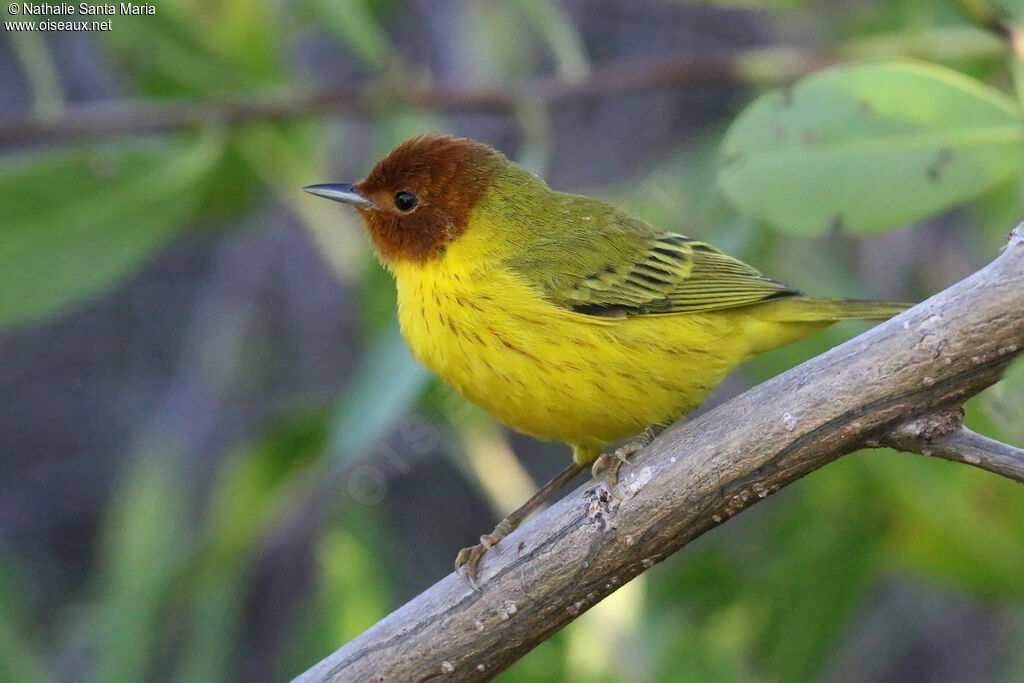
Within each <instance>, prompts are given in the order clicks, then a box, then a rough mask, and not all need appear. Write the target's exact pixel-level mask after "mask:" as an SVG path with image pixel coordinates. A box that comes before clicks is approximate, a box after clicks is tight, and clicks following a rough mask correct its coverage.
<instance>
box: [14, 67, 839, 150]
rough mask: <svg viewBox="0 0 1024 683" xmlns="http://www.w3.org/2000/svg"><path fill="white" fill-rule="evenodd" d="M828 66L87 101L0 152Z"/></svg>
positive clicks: (608, 70) (547, 100) (18, 131)
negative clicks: (511, 83)
mask: <svg viewBox="0 0 1024 683" xmlns="http://www.w3.org/2000/svg"><path fill="white" fill-rule="evenodd" d="M766 60H767V62H768V64H769V66H768V67H766V66H765V61H766ZM828 63H830V59H829V58H827V57H825V56H823V55H819V54H816V53H810V52H801V51H798V50H792V49H783V48H773V49H769V48H766V49H758V50H748V51H743V52H738V53H736V54H733V55H727V56H724V57H711V58H700V57H698V58H692V57H685V58H684V57H672V58H666V59H656V60H647V61H643V62H635V63H617V64H606V65H600V66H596V67H594V68H593V69H591V71H590V73H589V75H588V77H587V78H586V79H584V80H581V81H577V82H568V81H564V80H561V79H559V78H551V77H548V78H538V79H534V80H532V81H528V82H527V83H525V84H523V85H522V86H521V87H519V88H515V87H509V86H508V84H499V85H497V86H495V87H493V88H486V87H478V88H462V87H450V86H443V85H416V84H407V85H404V86H402V87H396V88H388V87H384V86H380V85H375V84H358V85H342V86H335V87H330V88H324V89H319V90H313V91H300V92H292V93H288V94H285V95H283V96H281V95H279V96H267V95H257V96H247V97H239V98H235V99H230V100H220V101H217V100H212V101H211V100H201V99H192V98H180V99H163V100H142V101H117V102H91V103H87V104H79V105H74V106H70V107H68V108H67V109H66V110H65V112H64V113H63V114H62V115H61V116H58V117H55V118H40V117H36V116H30V117H25V118H22V119H15V120H12V121H8V122H6V123H0V147H3V146H9V145H11V144H15V143H17V144H30V143H39V142H48V141H67V140H82V139H95V138H105V137H112V136H119V135H126V134H132V133H139V132H155V131H168V130H177V129H181V128H188V127H190V126H196V125H204V124H207V125H217V124H242V123H249V122H252V121H277V120H282V119H291V118H298V117H305V116H323V115H332V114H333V115H339V114H345V115H352V116H369V115H372V114H374V113H375V112H378V111H381V110H382V109H387V108H393V107H395V106H405V107H410V106H411V107H416V108H419V109H425V110H428V111H436V112H441V113H451V112H473V111H479V112H495V113H504V114H511V113H513V112H515V111H516V109H517V107H519V105H520V104H521V103H522V102H524V101H530V100H532V101H538V102H541V103H543V104H546V105H548V106H557V105H561V104H565V103H567V102H571V101H574V100H580V99H585V98H589V97H598V96H602V95H609V94H621V93H630V92H641V91H647V90H654V89H657V88H669V87H679V86H683V85H696V84H701V83H734V82H751V81H755V80H773V81H775V82H784V81H789V80H792V79H794V78H796V77H798V76H800V75H803V74H805V73H809V72H810V71H813V70H814V69H816V68H819V67H821V66H824V65H826V64H828ZM754 65H757V67H756V68H755V66H754Z"/></svg>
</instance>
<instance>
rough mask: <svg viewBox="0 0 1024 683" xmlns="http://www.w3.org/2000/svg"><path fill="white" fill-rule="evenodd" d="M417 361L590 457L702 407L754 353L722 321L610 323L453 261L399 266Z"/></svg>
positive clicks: (517, 424) (731, 321)
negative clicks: (724, 379) (721, 384)
mask: <svg viewBox="0 0 1024 683" xmlns="http://www.w3.org/2000/svg"><path fill="white" fill-rule="evenodd" d="M395 276H396V280H397V285H398V311H399V320H400V323H401V327H402V332H403V334H404V335H405V338H406V339H407V341H408V343H409V346H410V347H411V349H412V351H413V354H414V355H415V356H416V357H417V358H418V359H419V360H420V361H421V362H423V363H424V364H426V365H427V366H428V367H430V368H431V369H432V370H434V372H436V373H437V374H438V376H439V377H441V379H442V380H444V381H445V382H446V383H448V384H449V385H451V386H452V387H453V388H454V389H455V390H456V391H458V392H459V393H461V394H462V395H464V396H465V397H466V398H468V399H469V400H470V401H472V402H474V403H476V404H477V405H479V406H481V407H482V408H483V409H485V410H486V411H488V412H489V413H491V414H492V415H494V416H495V417H497V418H498V419H499V420H501V421H503V422H505V423H507V424H508V425H510V426H512V427H514V428H516V429H518V430H520V431H523V432H526V433H529V434H533V435H536V436H540V437H544V438H550V439H558V440H560V441H564V442H567V443H569V444H572V445H574V446H576V447H577V448H578V449H580V450H581V451H583V452H585V453H587V454H589V455H588V457H596V455H597V454H598V453H599V451H600V449H601V447H602V446H604V445H605V444H608V443H611V442H615V441H618V440H621V439H623V438H626V437H629V436H632V435H635V434H638V433H639V432H641V431H642V430H643V429H644V427H646V426H648V425H654V424H666V423H668V422H670V421H672V420H674V419H676V418H677V417H679V416H680V415H682V414H684V413H686V412H688V411H690V410H692V409H693V408H694V407H696V406H697V405H699V404H700V402H701V401H702V400H703V399H704V398H705V397H706V396H707V394H708V393H709V392H710V391H711V389H712V388H713V387H714V386H715V385H716V384H717V383H718V381H719V380H720V379H721V378H722V376H723V375H724V374H725V373H727V372H728V371H729V370H730V369H732V368H733V367H734V366H735V365H736V364H737V363H739V362H742V360H744V359H745V358H746V357H747V355H748V354H749V346H748V344H747V343H746V342H745V341H744V339H743V335H739V334H736V332H737V330H738V328H737V325H738V324H739V322H738V321H737V319H736V318H735V316H734V315H732V314H730V313H729V312H718V313H713V314H706V315H674V316H663V317H658V316H651V317H638V318H629V319H622V320H605V319H600V318H594V317H592V316H586V315H582V314H578V313H574V312H572V311H568V310H565V309H563V308H560V307H558V306H555V305H553V304H550V303H548V302H546V301H544V300H543V299H541V298H540V296H538V293H537V292H536V291H535V290H534V289H533V288H532V287H531V286H530V285H529V284H528V283H527V282H525V281H523V279H522V278H521V277H519V276H517V275H516V274H515V273H514V272H512V271H511V270H509V269H506V268H503V267H495V266H494V265H493V263H492V264H490V265H488V266H484V265H483V264H481V263H479V262H478V261H474V260H473V259H471V258H466V255H465V254H460V253H458V248H457V246H456V245H453V246H452V247H451V248H450V249H449V252H448V253H446V254H445V256H444V257H443V258H440V259H436V260H434V261H431V262H428V263H427V264H407V265H399V266H396V267H395Z"/></svg>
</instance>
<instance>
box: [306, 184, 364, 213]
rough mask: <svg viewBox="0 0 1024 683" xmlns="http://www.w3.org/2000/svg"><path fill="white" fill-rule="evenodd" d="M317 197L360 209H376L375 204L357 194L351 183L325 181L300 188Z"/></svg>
mask: <svg viewBox="0 0 1024 683" xmlns="http://www.w3.org/2000/svg"><path fill="white" fill-rule="evenodd" d="M302 189H303V190H305V191H306V192H308V193H310V194H315V195H316V196H317V197H326V198H327V199H333V200H334V201H336V202H341V203H342V204H349V205H350V206H355V207H359V208H361V209H376V208H377V205H376V204H374V203H373V202H372V201H370V200H369V199H367V198H366V197H364V196H363V195H361V194H359V192H358V191H357V190H356V188H355V185H354V184H352V183H326V184H324V185H307V186H306V187H304V188H302Z"/></svg>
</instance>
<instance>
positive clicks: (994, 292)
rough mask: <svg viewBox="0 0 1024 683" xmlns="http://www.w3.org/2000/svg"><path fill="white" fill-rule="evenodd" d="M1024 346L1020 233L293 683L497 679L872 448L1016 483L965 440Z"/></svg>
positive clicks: (1006, 464) (566, 504)
mask: <svg viewBox="0 0 1024 683" xmlns="http://www.w3.org/2000/svg"><path fill="white" fill-rule="evenodd" d="M1022 348H1024V223H1022V224H1021V225H1019V226H1017V228H1016V229H1015V230H1014V231H1013V232H1012V233H1011V235H1010V242H1009V245H1008V247H1007V248H1006V249H1005V251H1004V252H1003V253H1002V254H1001V255H1000V256H999V257H998V258H997V259H996V260H995V261H993V262H992V263H990V264H989V265H988V266H986V267H985V268H984V269H982V270H980V271H978V272H977V273H975V274H974V275H972V276H971V277H969V278H967V279H966V280H963V281H962V282H960V283H958V284H956V285H954V286H953V287H950V288H949V289H947V290H945V291H944V292H941V293H940V294H937V295H936V296H934V297H932V298H931V299H929V300H927V301H925V302H923V303H921V304H919V305H917V306H915V307H914V308H912V309H911V310H909V311H907V312H905V313H903V314H901V315H900V316H898V317H897V318H895V319H893V320H890V321H888V322H885V323H882V324H880V325H878V326H877V327H875V328H873V329H871V330H869V331H868V332H866V333H864V334H862V335H860V336H859V337H857V338H855V339H852V340H850V341H849V342H847V343H845V344H843V345H841V346H838V347H836V348H834V349H831V350H830V351H828V352H827V353H824V354H822V355H821V356H818V357H817V358H813V359H811V360H809V361H807V362H806V363H804V364H802V365H800V366H799V367H796V368H793V369H792V370H789V371H787V372H785V373H783V374H781V375H779V376H778V377H775V378H773V379H771V380H769V381H767V382H765V383H763V384H761V385H759V386H757V387H754V388H753V389H751V390H750V391H748V392H746V393H745V394H743V395H741V396H739V397H737V398H735V399H733V400H731V401H729V402H728V403H725V404H724V405H721V406H719V407H718V408H716V409H714V410H712V411H710V412H708V413H706V414H705V415H702V416H700V417H698V418H696V419H694V420H693V421H691V422H687V423H677V424H675V425H673V426H672V427H670V428H669V429H668V430H666V431H665V432H664V433H663V434H662V435H661V436H660V437H659V438H658V439H656V440H655V441H654V443H653V444H651V445H650V446H649V447H648V448H646V449H644V450H643V451H642V452H641V453H639V454H637V455H636V456H634V459H633V461H632V464H631V465H630V466H629V467H628V468H626V469H625V470H624V471H623V476H622V477H621V478H620V481H619V483H618V484H617V485H615V486H613V487H610V488H609V487H608V486H607V484H605V483H602V482H595V481H590V482H588V483H587V484H586V485H585V486H582V487H580V488H579V489H577V490H576V491H574V492H572V493H570V494H569V495H568V496H566V497H565V498H563V499H562V500H561V501H559V502H558V503H556V504H555V505H553V506H552V507H551V508H549V509H548V510H546V511H545V512H543V513H542V514H540V515H537V516H536V517H534V518H533V519H531V520H528V521H527V522H526V524H524V525H523V527H522V528H521V529H519V531H517V532H515V533H513V534H512V535H510V536H509V537H508V538H506V539H505V540H504V541H502V542H501V543H500V544H499V545H498V546H497V547H496V548H494V549H492V551H491V552H490V553H488V555H487V557H486V558H485V559H484V561H483V563H482V564H481V567H480V570H481V571H480V577H479V578H480V584H481V588H482V592H480V593H477V592H474V591H473V590H472V589H471V588H470V587H469V586H468V585H467V584H466V582H465V581H463V580H462V579H461V578H460V577H457V576H455V575H454V574H451V575H448V576H446V577H445V578H443V579H441V580H440V581H439V582H438V583H436V584H435V585H434V586H433V587H431V588H429V589H427V590H426V591H424V592H423V593H422V594H420V595H419V596H417V597H416V598H413V599H412V600H411V601H409V602H408V603H407V604H405V605H404V606H403V607H401V608H399V609H398V610H396V611H395V612H393V613H392V614H390V615H389V616H387V617H385V618H384V619H383V620H381V621H380V622H378V623H377V624H376V625H375V626H373V627H371V628H370V629H369V630H367V631H366V632H365V633H363V634H362V635H360V636H359V637H357V638H356V639H355V640H353V641H352V642H350V643H348V644H347V645H345V646H344V647H342V648H341V649H339V650H337V651H336V652H335V653H334V654H332V655H330V656H329V657H327V658H326V659H324V660H323V661H322V662H320V663H319V664H317V665H316V666H314V667H313V668H311V669H310V670H309V671H307V672H306V673H305V674H303V675H302V676H300V677H299V678H298V679H297V680H301V681H307V682H308V681H348V680H416V681H420V680H425V679H429V678H436V677H444V676H452V677H457V679H458V680H460V681H461V680H477V679H486V678H490V677H492V676H494V675H495V674H496V673H498V672H499V671H501V670H503V669H505V668H506V667H508V666H509V665H511V664H512V663H513V662H515V661H516V660H517V659H518V658H519V657H521V656H522V655H523V654H525V653H526V652H528V651H529V650H530V649H532V648H533V647H534V646H536V645H537V644H538V643H540V642H542V641H543V640H544V639H546V638H548V637H549V636H550V635H551V634H553V633H554V632H556V631H558V630H559V629H560V628H562V627H563V626H565V625H566V624H567V623H569V622H570V621H572V620H573V619H574V618H576V617H577V616H579V615H580V614H581V613H582V612H584V611H586V610H587V609H589V608H590V607H592V606H593V605H594V604H596V603H597V602H598V601H600V600H601V599H602V598H603V597H605V596H606V595H608V594H609V593H611V592H612V591H614V590H615V589H616V588H618V587H619V586H621V585H622V584H624V583H626V582H627V581H629V580H630V579H632V578H633V577H634V576H636V575H637V574H639V573H641V572H643V571H644V570H646V569H648V568H649V567H651V566H653V565H654V564H656V563H658V562H660V561H662V560H663V559H665V558H666V557H667V556H668V555H669V554H671V553H673V552H675V551H676V550H678V549H679V548H680V547H682V546H683V545H685V544H687V543H688V542H690V541H691V540H693V539H694V538H696V537H698V536H700V535H701V534H703V533H704V532H706V531H708V530H709V529H712V528H713V527H715V526H716V525H718V524H720V523H722V522H723V521H725V520H727V519H729V518H730V517H732V516H733V515H735V514H737V513H738V512H740V511H742V510H743V509H745V508H747V507H749V506H750V505H752V504H754V503H756V502H757V501H759V500H761V499H762V498H765V497H766V496H768V495H769V494H771V493H773V492H775V491H777V490H779V489H780V488H782V487H783V486H786V485H787V484H790V483H792V482H793V481H795V480H796V479H798V478H800V477H802V476H804V475H805V474H807V473H808V472H811V471H813V470H815V469H817V468H819V467H821V466H822V465H825V464H827V463H829V462H831V461H833V460H835V459H836V458H838V457H840V456H842V455H843V454H845V453H849V452H851V451H854V450H857V449H858V448H861V447H863V446H865V445H867V444H869V443H871V444H878V443H880V442H883V441H885V442H890V443H893V444H894V445H897V446H898V447H901V448H909V449H911V450H920V452H923V451H924V448H925V447H924V446H923V445H920V444H923V443H925V442H928V443H929V446H928V447H929V448H930V449H932V454H933V455H940V456H941V457H947V456H949V457H952V459H957V460H962V461H965V462H973V461H977V462H973V464H976V465H979V466H985V467H986V468H987V469H990V470H992V471H994V472H999V473H1000V474H1005V475H1007V476H1011V477H1013V478H1015V479H1018V480H1019V479H1020V462H1021V458H1020V452H1019V451H1018V450H1017V449H1012V448H1010V447H1008V446H1004V445H1002V444H997V443H995V442H992V441H991V440H989V439H985V438H984V437H979V436H977V435H972V434H971V433H970V432H966V431H965V430H962V429H961V428H960V422H959V417H960V412H959V410H960V408H959V406H960V405H961V404H962V403H963V402H964V401H965V400H966V399H968V398H969V397H970V396H972V395H974V394H976V393H978V392H980V391H981V390H983V389H984V388H985V387H987V386H989V385H991V384H992V383H994V382H995V381H997V380H998V379H999V377H1000V376H1001V375H1002V373H1003V370H1004V369H1005V367H1006V366H1007V364H1009V362H1010V361H1011V360H1012V359H1013V358H1014V357H1016V356H1017V355H1018V354H1019V353H1020V352H1021V349H1022ZM922 416H931V417H929V418H928V419H926V420H924V421H923V422H922V421H920V420H919V418H922ZM936 416H938V417H936ZM915 420H918V421H917V422H914V421H915ZM908 423H911V426H908ZM914 425H916V427H915V426H914ZM929 425H930V427H929Z"/></svg>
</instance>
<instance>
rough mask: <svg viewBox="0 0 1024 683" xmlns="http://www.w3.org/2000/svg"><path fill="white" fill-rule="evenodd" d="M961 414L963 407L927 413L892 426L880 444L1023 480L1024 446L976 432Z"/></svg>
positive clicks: (1015, 479) (1023, 481)
mask: <svg viewBox="0 0 1024 683" xmlns="http://www.w3.org/2000/svg"><path fill="white" fill-rule="evenodd" d="M962 418H963V410H962V409H960V408H954V409H950V410H945V411H940V412H938V413H932V414H929V415H924V416H921V417H919V418H916V419H914V420H911V421H909V422H906V423H904V424H902V425H899V426H898V427H895V428H894V429H892V430H891V431H890V432H889V433H888V434H886V435H885V436H884V437H883V438H882V439H881V444H882V445H885V446H890V447H892V448H896V449H899V450H901V451H906V452H908V453H920V454H921V455H930V456H934V457H936V458H944V459H946V460H952V461H954V462H962V463H965V464H967V465H973V466H975V467H979V468H981V469H983V470H988V471H989V472H995V473H996V474H999V475H1002V476H1004V477H1006V478H1008V479H1013V480H1014V481H1017V482H1020V483H1022V484H1024V449H1021V448H1016V447H1014V446H1010V445H1008V444H1005V443H1002V442H1000V441H996V440H995V439H990V438H988V437H987V436H982V435H981V434H978V433H977V432H973V431H971V430H970V429H967V428H966V427H964V426H963V424H962V423H961V419H962Z"/></svg>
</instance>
